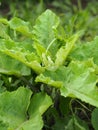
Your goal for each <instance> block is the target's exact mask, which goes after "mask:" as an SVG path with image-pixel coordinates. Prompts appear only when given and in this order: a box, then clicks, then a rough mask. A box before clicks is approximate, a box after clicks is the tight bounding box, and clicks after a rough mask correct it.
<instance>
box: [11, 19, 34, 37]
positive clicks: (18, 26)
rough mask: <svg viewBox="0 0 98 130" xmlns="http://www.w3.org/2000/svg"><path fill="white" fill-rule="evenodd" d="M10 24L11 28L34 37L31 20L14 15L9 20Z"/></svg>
mask: <svg viewBox="0 0 98 130" xmlns="http://www.w3.org/2000/svg"><path fill="white" fill-rule="evenodd" d="M9 26H10V28H11V29H13V30H16V31H18V32H20V33H22V34H24V35H25V36H28V37H30V38H32V33H31V31H30V28H29V22H25V21H23V20H22V19H20V18H17V17H14V18H12V19H11V20H10V21H9Z"/></svg>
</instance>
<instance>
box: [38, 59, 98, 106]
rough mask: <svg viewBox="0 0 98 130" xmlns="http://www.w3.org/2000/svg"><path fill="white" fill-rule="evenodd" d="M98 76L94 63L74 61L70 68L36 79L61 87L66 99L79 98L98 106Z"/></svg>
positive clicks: (62, 68)
mask: <svg viewBox="0 0 98 130" xmlns="http://www.w3.org/2000/svg"><path fill="white" fill-rule="evenodd" d="M97 78H98V77H97V76H96V74H95V69H94V67H93V63H92V61H86V62H78V61H72V62H71V63H70V64H69V66H68V67H64V66H62V67H60V68H58V69H57V70H56V71H45V72H44V73H43V74H40V75H39V76H37V78H36V82H43V83H45V84H49V85H51V86H54V87H59V88H60V92H61V95H62V96H64V97H68V96H69V97H73V98H78V99H80V100H82V101H85V102H87V103H89V104H91V105H94V106H98V91H97V87H96V83H97Z"/></svg>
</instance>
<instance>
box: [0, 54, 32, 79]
mask: <svg viewBox="0 0 98 130" xmlns="http://www.w3.org/2000/svg"><path fill="white" fill-rule="evenodd" d="M0 73H3V74H9V75H12V74H13V75H17V76H21V75H30V73H31V71H30V69H29V68H28V67H26V66H25V65H24V64H22V63H21V62H19V61H17V60H15V59H12V58H11V57H9V56H7V55H5V54H3V53H2V52H0Z"/></svg>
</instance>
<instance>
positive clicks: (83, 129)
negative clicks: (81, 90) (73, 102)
mask: <svg viewBox="0 0 98 130" xmlns="http://www.w3.org/2000/svg"><path fill="white" fill-rule="evenodd" d="M55 121H56V123H55V125H54V126H53V128H52V130H89V128H88V125H87V123H86V122H85V121H83V120H81V119H80V118H78V117H76V116H74V115H73V116H72V117H70V116H67V117H64V118H56V119H55Z"/></svg>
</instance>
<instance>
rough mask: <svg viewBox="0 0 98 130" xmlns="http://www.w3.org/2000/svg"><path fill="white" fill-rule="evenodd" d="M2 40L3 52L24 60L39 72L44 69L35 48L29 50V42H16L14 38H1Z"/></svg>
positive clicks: (0, 46)
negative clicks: (34, 50)
mask: <svg viewBox="0 0 98 130" xmlns="http://www.w3.org/2000/svg"><path fill="white" fill-rule="evenodd" d="M0 42H1V44H0V48H1V50H0V51H1V52H2V53H4V54H6V55H8V56H10V57H12V58H14V59H16V60H18V61H20V62H22V63H23V64H25V65H26V66H28V67H30V68H32V69H33V70H34V71H35V72H37V73H40V72H42V71H43V68H42V67H41V65H40V60H39V57H38V56H36V54H35V53H34V52H33V48H32V49H30V50H29V48H30V45H29V44H26V43H25V42H22V43H21V42H14V41H13V40H5V39H1V40H0ZM27 49H28V50H27Z"/></svg>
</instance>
